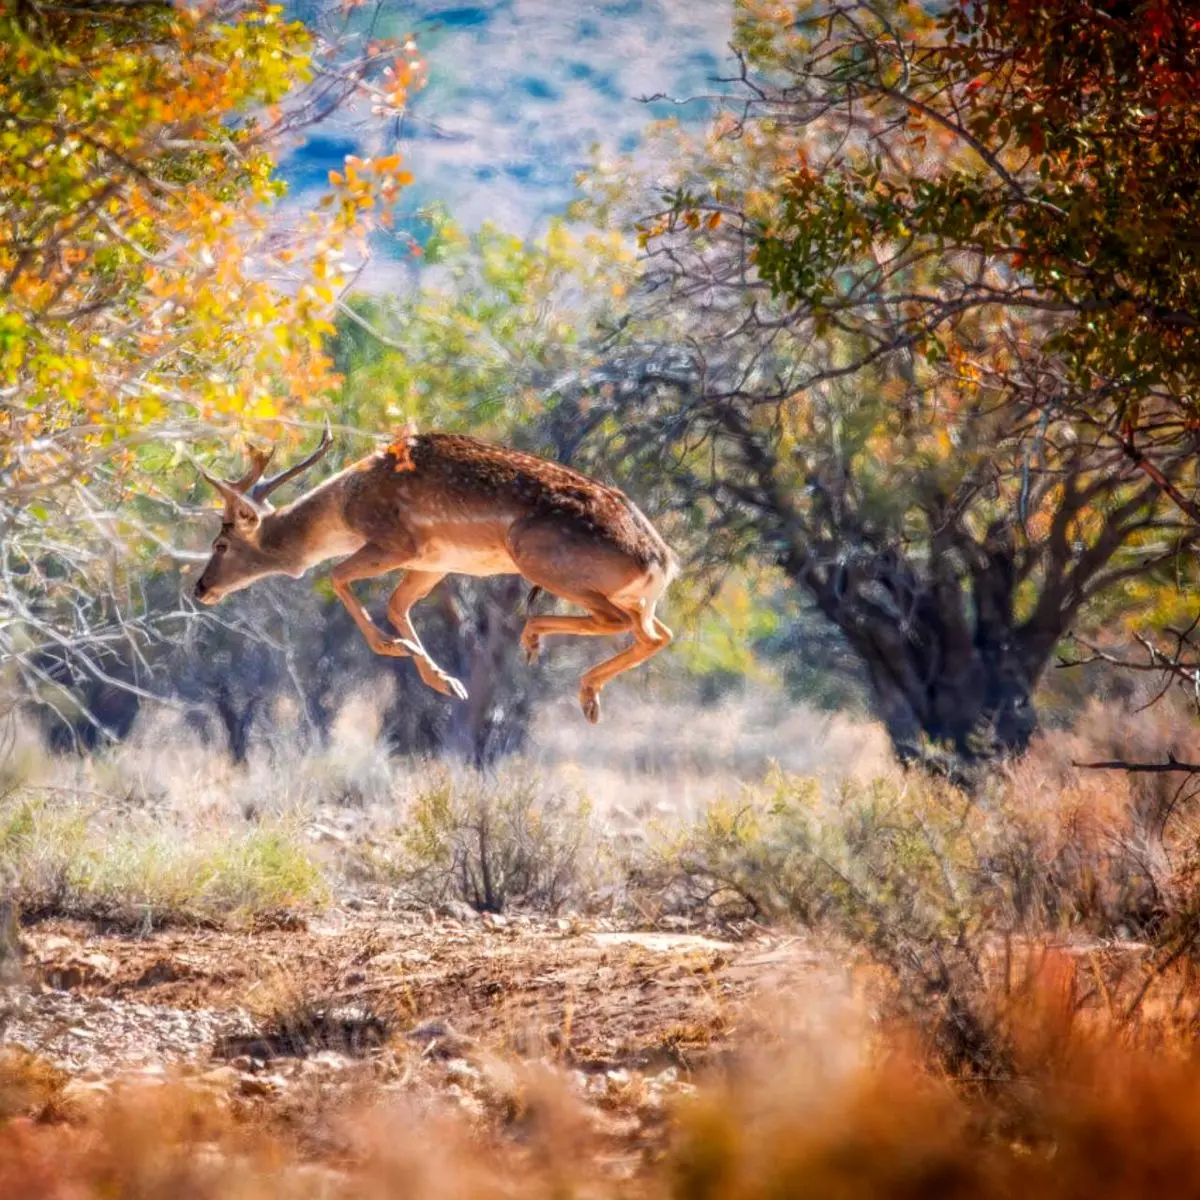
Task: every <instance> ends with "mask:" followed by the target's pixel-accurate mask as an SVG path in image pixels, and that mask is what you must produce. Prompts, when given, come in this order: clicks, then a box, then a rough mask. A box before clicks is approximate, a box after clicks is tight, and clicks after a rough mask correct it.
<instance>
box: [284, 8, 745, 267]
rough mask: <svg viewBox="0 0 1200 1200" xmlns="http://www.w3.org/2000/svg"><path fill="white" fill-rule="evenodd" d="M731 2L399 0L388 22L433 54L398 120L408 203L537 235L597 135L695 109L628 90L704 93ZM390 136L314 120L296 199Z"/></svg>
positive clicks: (604, 138) (620, 137) (621, 133)
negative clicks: (409, 180) (451, 0)
mask: <svg viewBox="0 0 1200 1200" xmlns="http://www.w3.org/2000/svg"><path fill="white" fill-rule="evenodd" d="M731 8H732V4H731V0H611V2H608V3H591V2H585V0H493V2H492V3H480V4H445V3H436V2H431V0H419V2H418V3H415V4H413V3H400V2H397V4H396V6H395V9H394V10H388V13H387V18H386V22H385V24H386V25H387V26H388V27H389V28H388V29H387V30H386V31H387V32H390V33H403V32H405V31H406V30H409V29H411V30H412V31H413V32H415V34H416V36H417V41H418V45H419V47H420V50H421V53H422V55H423V56H424V57H425V59H426V60H427V62H428V64H429V81H428V86H427V87H426V88H425V89H424V91H422V92H420V93H419V94H418V95H417V96H416V97H415V98H414V100H413V101H412V104H411V110H410V116H409V117H408V118H407V119H406V121H405V123H404V127H403V141H402V144H401V149H402V152H403V153H404V156H405V159H406V163H407V165H408V168H409V170H411V171H412V173H413V174H414V176H415V178H416V182H415V183H414V185H413V186H412V187H411V188H410V189H409V191H408V193H407V194H406V196H405V200H404V205H403V208H404V209H406V210H407V211H409V212H411V211H413V210H415V209H416V208H418V207H420V206H422V205H427V204H430V203H434V202H437V203H441V204H444V205H445V206H446V207H447V208H448V209H449V210H450V212H451V213H452V214H453V215H454V216H455V217H456V218H457V219H458V220H459V221H461V222H462V223H463V224H465V225H468V226H474V225H477V224H478V223H480V222H481V221H483V220H485V219H491V220H494V221H496V222H497V223H498V224H500V225H502V226H503V227H505V228H507V229H510V230H511V231H512V232H514V233H518V234H521V235H527V234H534V233H536V232H538V231H539V230H540V229H541V228H543V227H544V226H545V223H546V221H547V219H548V218H549V217H550V216H551V215H552V214H553V213H556V212H559V211H561V210H562V208H563V206H564V205H565V204H566V203H567V202H568V200H570V198H571V196H572V194H573V189H574V179H575V176H576V175H577V173H578V172H579V171H580V170H582V169H583V168H584V167H586V166H587V164H588V163H589V161H590V160H591V156H592V147H593V146H594V145H596V144H599V145H600V146H602V147H603V148H605V149H608V150H612V151H620V152H629V151H632V150H634V149H636V147H637V145H638V141H639V139H640V136H641V131H642V130H643V129H644V127H645V125H646V124H647V122H649V121H651V120H653V119H655V118H657V117H660V116H663V115H665V114H666V113H667V112H673V113H675V114H676V115H679V116H681V117H682V118H683V119H685V120H688V119H691V120H698V119H700V118H702V116H703V109H702V107H701V106H699V105H691V106H685V107H683V108H676V107H675V106H673V105H665V104H661V103H660V104H651V105H647V104H642V103H639V102H638V101H637V97H638V96H641V95H649V94H653V93H655V92H666V93H668V94H669V95H672V96H676V97H685V96H688V95H693V94H696V93H700V92H704V91H709V90H712V88H713V84H712V82H711V79H712V76H713V75H715V74H727V73H728V69H729V58H728V49H727V47H728V42H729V36H730V13H731ZM385 136H388V135H387V134H385V133H384V132H383V131H380V130H378V129H375V130H373V131H371V132H367V131H366V130H365V129H364V128H363V127H356V126H355V125H354V124H352V123H350V122H345V123H343V124H340V125H339V124H334V123H330V124H328V125H325V126H323V127H322V128H321V130H320V131H319V132H318V133H317V134H316V136H314V137H312V138H311V139H310V141H309V143H308V144H307V145H306V146H305V147H304V148H303V149H302V150H301V151H300V152H299V153H297V154H296V155H294V156H293V158H292V159H291V161H290V162H289V163H288V164H287V168H286V171H285V174H286V175H287V176H288V178H289V181H290V183H291V186H292V196H293V201H294V202H300V203H303V202H304V201H305V198H306V195H308V194H312V195H315V192H316V189H317V188H320V187H322V186H323V185H324V182H325V179H326V177H327V174H328V171H329V170H330V169H331V168H338V167H340V166H341V163H342V160H343V158H344V157H345V155H346V154H347V153H358V154H364V155H366V154H372V153H377V152H381V151H383V150H384V149H385V148H386V147H385V143H384V141H383V138H384V137H385ZM381 249H382V248H381ZM385 253H386V250H385Z"/></svg>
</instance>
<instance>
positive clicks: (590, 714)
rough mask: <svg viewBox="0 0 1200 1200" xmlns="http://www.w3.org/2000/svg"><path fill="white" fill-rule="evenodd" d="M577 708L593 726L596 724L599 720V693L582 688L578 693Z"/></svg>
mask: <svg viewBox="0 0 1200 1200" xmlns="http://www.w3.org/2000/svg"><path fill="white" fill-rule="evenodd" d="M579 707H580V708H582V709H583V715H584V716H585V717H587V719H588V720H589V721H591V723H592V724H593V725H595V724H597V723H598V722H599V720H600V693H599V692H596V691H593V690H592V689H591V688H584V689H583V690H582V691H580V693H579Z"/></svg>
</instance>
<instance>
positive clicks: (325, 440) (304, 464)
mask: <svg viewBox="0 0 1200 1200" xmlns="http://www.w3.org/2000/svg"><path fill="white" fill-rule="evenodd" d="M332 445H333V432H332V431H331V430H330V428H329V418H328V417H326V418H325V429H324V431H323V432H322V434H321V441H320V442H319V443H318V445H317V448H316V449H315V450H314V451H313V452H312V453H311V454H310V455H308V457H307V458H304V459H301V461H300V462H298V463H297V464H296V465H295V466H294V467H288V469H287V470H286V471H280V472H279V474H278V475H272V476H271V478H270V479H264V480H262V481H261V482H257V481H258V476H259V475H261V474H262V467H265V466H266V465H267V464H266V460H265V459H264V460H263V464H262V467H260V468H259V471H258V475H255V476H254V479H253V480H252V481H251V484H252V486H251V487H250V490H249V493H248V494H249V496H250V499H251V500H265V499H266V498H267V497H268V496H269V495H270V494H271V493H272V492H273V491H274V490H275V489H276V488H279V487H283V485H284V484H285V483H287V481H288V480H289V479H295V478H296V476H297V475H299V474H301V473H302V472H304V471H307V470H308V468H309V467H311V466H312V465H313V464H314V463H315V462H318V461H319V460H320V459H322V458H323V457H324V456H325V453H326V451H328V449H329V447H330V446H332ZM268 457H269V455H268ZM256 465H257V464H256Z"/></svg>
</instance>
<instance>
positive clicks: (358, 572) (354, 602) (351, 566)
mask: <svg viewBox="0 0 1200 1200" xmlns="http://www.w3.org/2000/svg"><path fill="white" fill-rule="evenodd" d="M400 565H401V563H400V562H397V561H396V557H395V555H393V554H386V553H384V552H383V551H381V550H378V549H376V548H375V547H374V546H364V547H363V548H362V549H361V550H356V551H355V552H354V553H353V554H352V555H350V557H349V558H347V559H345V560H344V561H343V562H340V563H338V564H337V566H336V567H334V568H333V570H332V571H331V572H330V579H331V581H332V583H333V590H334V591H335V592H336V593H337V597H338V599H339V600H340V601H341V602H342V603H343V604H344V605H345V606H346V611H347V612H348V613H349V614H350V616H351V617H353V618H354V623H355V625H357V626H358V628H359V631H360V632H361V633H362V635H363V637H364V638H366V640H367V645H368V646H370V647H371V649H372V650H374V651H375V653H376V654H386V655H388V656H390V657H391V658H419V657H420V656H421V655H422V654H424V651H423V650H422V649H421V645H420V643H419V642H415V641H409V640H408V639H407V638H402V637H401V638H390V637H388V636H387V635H386V634H385V633H384V632H383V631H382V630H381V629H380V628H379V626H378V625H376V624H375V622H374V621H372V620H371V615H370V613H368V612H367V610H366V609H365V608H363V606H362V605H361V604H359V602H358V599H357V597H356V596H355V595H354V592H353V591H352V589H351V587H350V584H351V583H353V582H354V581H355V580H356V579H371V578H373V577H374V576H376V575H382V574H383V573H384V572H385V571H391V570H394V569H395V568H396V567H398V566H400Z"/></svg>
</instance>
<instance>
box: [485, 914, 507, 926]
mask: <svg viewBox="0 0 1200 1200" xmlns="http://www.w3.org/2000/svg"><path fill="white" fill-rule="evenodd" d="M483 923H484V924H485V925H486V926H487V927H488V928H489V929H507V928H508V918H507V917H506V916H504V915H503V914H501V913H484V914H483Z"/></svg>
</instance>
